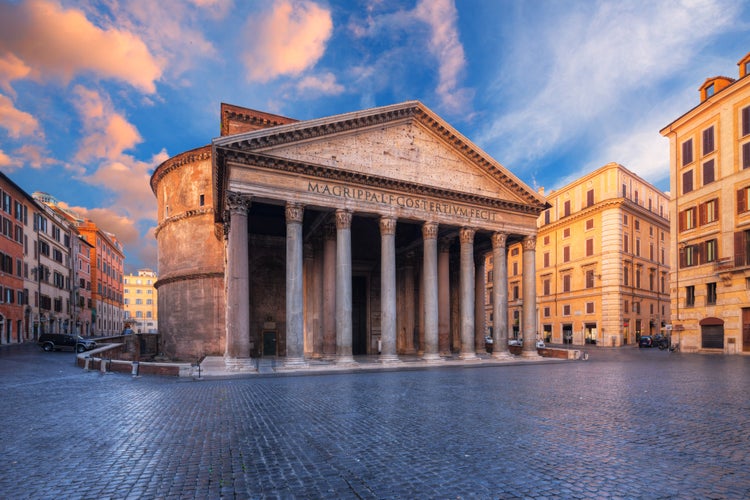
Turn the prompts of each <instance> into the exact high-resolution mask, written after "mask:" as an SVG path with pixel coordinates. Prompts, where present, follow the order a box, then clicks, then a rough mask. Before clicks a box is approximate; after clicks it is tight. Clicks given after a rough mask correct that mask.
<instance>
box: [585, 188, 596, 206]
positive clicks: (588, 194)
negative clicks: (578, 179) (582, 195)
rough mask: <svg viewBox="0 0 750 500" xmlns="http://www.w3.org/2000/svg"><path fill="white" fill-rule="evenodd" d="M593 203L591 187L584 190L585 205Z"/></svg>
mask: <svg viewBox="0 0 750 500" xmlns="http://www.w3.org/2000/svg"><path fill="white" fill-rule="evenodd" d="M593 204H594V190H593V189H589V190H588V191H587V192H586V206H587V207H590V206H591V205H593Z"/></svg>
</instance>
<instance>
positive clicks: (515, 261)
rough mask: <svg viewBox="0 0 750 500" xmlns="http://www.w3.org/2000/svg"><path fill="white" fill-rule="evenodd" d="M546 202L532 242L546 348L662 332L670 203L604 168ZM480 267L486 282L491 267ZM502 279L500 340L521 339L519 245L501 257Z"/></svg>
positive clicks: (625, 340)
mask: <svg viewBox="0 0 750 500" xmlns="http://www.w3.org/2000/svg"><path fill="white" fill-rule="evenodd" d="M542 191H543V190H542ZM546 199H547V204H548V206H549V208H548V209H547V210H545V211H544V212H543V213H542V215H541V216H540V218H539V220H538V223H537V225H538V235H537V240H536V293H537V325H538V330H539V331H538V337H539V338H541V339H543V340H545V341H546V342H551V343H554V344H573V345H585V344H591V345H604V346H621V345H626V344H633V343H635V342H637V340H638V338H639V337H640V336H641V335H646V334H649V335H650V334H656V333H659V332H660V331H666V328H667V327H668V325H669V320H670V302H669V290H668V284H669V269H670V261H669V251H668V249H669V205H668V202H669V198H668V196H667V195H666V194H665V193H663V192H661V191H659V190H658V189H657V188H656V187H654V186H653V185H651V184H650V183H648V182H646V181H645V180H643V179H642V178H640V177H639V176H637V175H636V174H634V173H633V172H631V171H629V170H628V169H627V168H625V167H623V166H622V165H619V164H617V163H609V164H607V165H605V166H603V167H601V168H599V169H598V170H596V171H594V172H592V173H590V174H588V175H586V176H584V177H582V178H580V179H577V180H575V181H573V182H571V183H570V184H568V185H567V186H565V187H563V188H561V189H558V190H556V191H554V192H551V193H549V194H548V195H547V196H546ZM487 265H488V269H489V271H488V277H490V278H491V272H492V271H491V266H492V262H491V260H490V261H489V262H488V264H487ZM507 269H508V329H509V332H508V337H509V338H517V337H518V336H519V332H522V331H523V325H522V321H523V314H522V309H523V291H522V276H523V250H522V247H521V243H516V244H512V245H510V246H509V247H508V249H507ZM487 283H488V290H487V293H486V294H485V296H486V297H491V296H492V294H491V293H490V292H491V288H492V286H491V283H492V280H491V279H489V280H487ZM490 309H491V306H489V305H488V310H487V317H488V324H491V322H492V319H493V318H492V316H491V313H490Z"/></svg>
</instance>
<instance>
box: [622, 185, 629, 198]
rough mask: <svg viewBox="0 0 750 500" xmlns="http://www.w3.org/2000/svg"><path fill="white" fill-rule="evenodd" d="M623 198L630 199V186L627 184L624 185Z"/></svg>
mask: <svg viewBox="0 0 750 500" xmlns="http://www.w3.org/2000/svg"><path fill="white" fill-rule="evenodd" d="M622 197H623V198H627V197H628V186H627V185H626V184H623V185H622Z"/></svg>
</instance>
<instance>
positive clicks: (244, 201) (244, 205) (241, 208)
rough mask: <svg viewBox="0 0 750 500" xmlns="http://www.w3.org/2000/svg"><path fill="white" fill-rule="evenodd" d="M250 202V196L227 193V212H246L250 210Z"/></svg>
mask: <svg viewBox="0 0 750 500" xmlns="http://www.w3.org/2000/svg"><path fill="white" fill-rule="evenodd" d="M251 202H252V196H249V195H246V194H242V193H235V192H229V193H227V198H226V201H225V203H226V207H227V210H228V211H229V213H230V214H234V213H244V212H247V210H248V209H249V208H250V203H251Z"/></svg>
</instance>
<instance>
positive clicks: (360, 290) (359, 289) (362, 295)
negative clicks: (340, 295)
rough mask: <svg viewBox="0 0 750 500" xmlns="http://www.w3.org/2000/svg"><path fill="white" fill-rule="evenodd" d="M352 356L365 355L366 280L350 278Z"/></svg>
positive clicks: (356, 277)
mask: <svg viewBox="0 0 750 500" xmlns="http://www.w3.org/2000/svg"><path fill="white" fill-rule="evenodd" d="M352 354H353V355H355V356H356V355H360V354H367V278H366V277H364V276H353V277H352Z"/></svg>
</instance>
